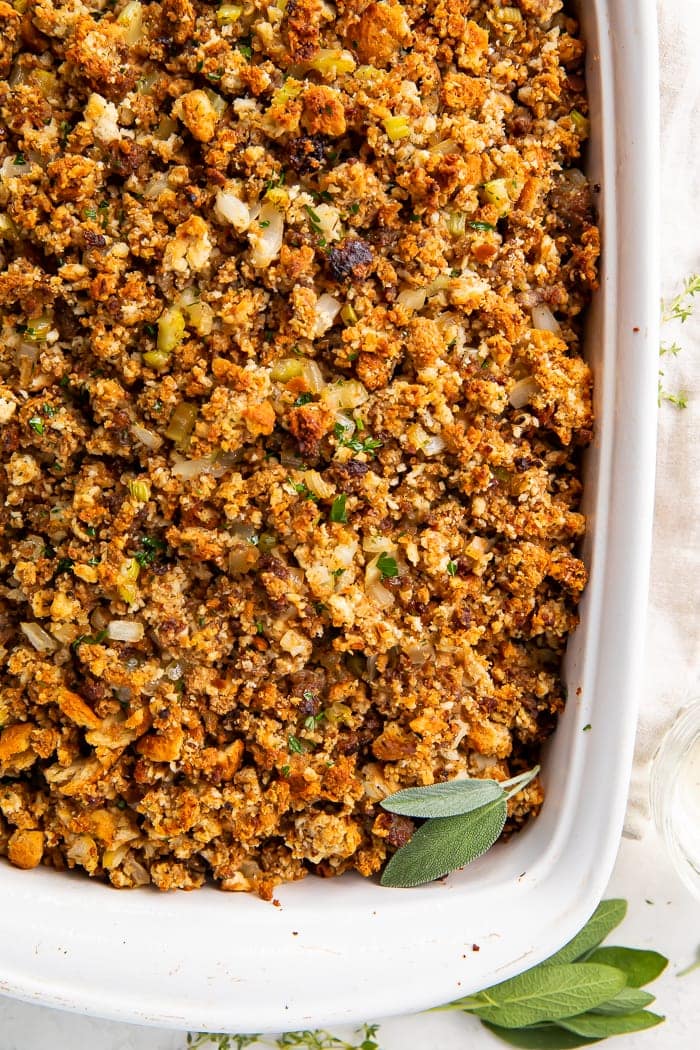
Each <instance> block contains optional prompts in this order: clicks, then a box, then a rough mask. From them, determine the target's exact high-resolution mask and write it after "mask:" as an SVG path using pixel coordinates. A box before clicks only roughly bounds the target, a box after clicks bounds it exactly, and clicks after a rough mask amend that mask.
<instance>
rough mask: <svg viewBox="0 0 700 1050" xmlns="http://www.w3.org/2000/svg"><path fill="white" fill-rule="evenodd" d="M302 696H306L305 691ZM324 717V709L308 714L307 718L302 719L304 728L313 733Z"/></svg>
mask: <svg viewBox="0 0 700 1050" xmlns="http://www.w3.org/2000/svg"><path fill="white" fill-rule="evenodd" d="M304 696H306V693H304ZM325 717H326V715H325V712H324V711H319V713H318V714H317V715H309V716H308V718H305V719H304V729H306V731H307V732H309V733H313V731H314V730H315V729H318V727H319V724H320V723H321V722H322V721H323V719H324V718H325Z"/></svg>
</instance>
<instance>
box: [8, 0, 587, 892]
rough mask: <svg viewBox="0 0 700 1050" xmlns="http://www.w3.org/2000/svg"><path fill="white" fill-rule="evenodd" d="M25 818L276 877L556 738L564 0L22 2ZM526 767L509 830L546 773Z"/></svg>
mask: <svg viewBox="0 0 700 1050" xmlns="http://www.w3.org/2000/svg"><path fill="white" fill-rule="evenodd" d="M0 21H1V22H2V36H1V40H0V76H2V77H3V78H4V79H3V80H2V81H1V82H0V120H1V127H0V158H1V164H0V237H1V238H2V241H1V250H2V259H3V263H2V267H1V272H0V305H1V307H2V350H1V359H0V361H1V363H0V442H1V444H2V470H1V472H0V473H1V477H2V485H3V494H2V502H1V506H0V515H1V516H2V540H1V547H0V550H1V555H2V562H1V566H0V572H1V576H0V579H1V586H0V624H1V631H2V635H1V637H0V645H1V646H2V648H0V653H1V654H2V662H3V670H2V683H3V687H2V693H1V694H0V727H1V731H0V814H1V815H0V853H2V854H5V855H7V857H8V858H9V860H10V861H11V862H12V863H13V864H15V865H17V866H18V867H21V868H33V867H35V866H36V865H38V864H45V865H49V866H52V867H54V868H58V869H63V868H66V867H67V868H80V869H82V870H83V871H85V872H87V873H88V874H89V875H91V876H96V877H102V878H105V879H109V881H110V882H111V883H112V885H114V886H117V887H132V886H141V885H145V884H148V883H152V884H153V885H155V886H157V887H158V888H159V889H162V890H167V889H174V888H182V889H190V888H194V887H197V886H200V885H202V883H204V882H205V881H206V880H213V881H214V882H215V883H217V884H218V885H219V886H220V887H221V888H222V889H225V890H252V891H254V892H257V893H258V894H260V895H261V896H263V897H270V896H271V895H272V892H273V889H274V887H275V885H276V884H278V883H279V882H280V881H284V880H290V879H298V878H301V877H302V876H304V875H305V874H307V873H308V872H315V873H317V874H320V875H323V876H330V875H337V874H340V873H341V872H344V871H346V870H347V869H351V868H352V869H356V870H357V871H359V872H360V873H361V874H363V875H367V876H369V875H373V874H374V873H376V872H377V871H378V870H379V869H380V868H381V866H382V865H383V863H384V861H385V860H386V858H387V856H388V855H389V854H390V853H391V852H393V851H394V850H395V849H396V848H398V847H399V846H401V845H402V844H403V843H404V842H406V841H407V839H408V838H409V837H410V834H411V832H412V829H413V825H412V823H411V821H410V820H408V819H407V818H404V817H398V816H395V815H392V814H389V813H386V812H384V811H382V810H381V809H379V807H378V803H379V801H380V800H381V799H382V798H384V797H385V796H386V795H387V794H389V793H390V792H393V791H395V790H397V789H399V788H403V787H408V786H412V785H416V784H431V783H433V782H436V781H441V780H445V779H450V778H455V777H464V776H490V777H494V778H496V779H498V780H503V779H506V778H507V777H509V776H511V775H513V774H515V773H517V772H519V771H521V770H523V769H524V768H528V767H529V766H530V765H532V764H533V763H534V762H535V761H536V759H537V756H538V754H539V749H540V746H541V743H542V741H543V740H544V739H545V738H546V737H547V736H548V735H549V734H550V733H551V732H552V730H553V728H554V726H555V723H556V718H557V714H558V713H559V712H560V711H561V709H562V707H563V704H564V690H563V686H562V683H561V679H560V660H561V656H562V651H563V648H564V645H565V641H566V637H567V635H568V634H569V632H570V631H571V630H572V629H573V627H574V626H575V624H576V620H577V617H576V605H577V601H578V598H579V596H580V594H581V591H582V589H583V587H584V584H585V581H586V571H585V568H584V566H583V564H582V563H581V561H580V560H579V558H578V557H577V556H576V554H575V553H574V551H575V548H576V545H577V543H578V541H579V540H580V538H581V536H582V534H583V531H584V518H583V516H582V514H581V513H580V510H579V501H580V495H581V482H580V471H579V454H580V449H581V448H582V446H585V444H586V443H587V442H588V441H589V439H590V435H591V425H592V415H591V377H590V372H589V369H588V367H587V365H586V364H585V362H584V361H583V359H582V357H581V353H580V349H581V348H580V340H581V312H582V309H583V308H584V306H585V304H586V302H587V300H588V298H589V295H590V292H591V289H592V288H594V287H595V282H596V260H597V256H598V232H597V229H596V227H595V225H594V218H593V211H592V207H591V198H590V193H589V187H588V184H587V183H586V180H585V178H584V177H583V175H582V174H581V172H580V170H579V168H578V164H579V157H580V153H581V147H582V142H583V140H584V139H585V138H586V135H587V131H588V120H587V117H586V113H587V103H586V97H585V85H584V80H583V75H582V66H583V58H584V45H583V43H582V41H581V39H580V37H579V33H578V25H577V23H576V21H575V20H574V19H573V18H572V17H570V16H569V15H568V14H567V13H566V12H565V11H563V10H562V2H561V0H517V2H513V3H511V4H504V3H501V2H500V0H488V2H487V0H429V2H427V3H410V2H409V3H399V2H398V0H379V2H374V0H372V2H369V3H368V2H367V0H338V2H337V3H335V4H331V3H330V2H326V0H276V2H269V0H243V2H241V3H240V4H229V3H224V4H222V5H221V6H219V5H217V4H213V3H207V2H203V0H162V2H160V3H147V2H144V3H139V2H135V0H129V2H127V3H124V2H122V0H117V2H116V3H111V2H107V3H104V2H102V0H87V2H86V0H56V2H51V0H15V2H14V4H10V3H8V2H5V0H0ZM542 797H543V795H542V788H541V785H540V783H539V781H534V782H533V783H532V784H531V785H530V786H529V787H528V788H527V789H526V790H525V791H524V792H523V793H522V794H521V795H520V796H518V798H517V799H515V800H513V801H512V802H511V803H510V811H509V824H508V827H509V828H510V829H511V830H512V829H514V828H516V827H517V826H519V825H520V824H522V823H523V822H524V821H525V820H526V819H527V818H528V816H529V815H531V814H533V813H536V812H537V810H538V808H539V806H540V804H541V802H542Z"/></svg>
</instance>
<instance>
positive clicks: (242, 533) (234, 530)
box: [230, 521, 256, 543]
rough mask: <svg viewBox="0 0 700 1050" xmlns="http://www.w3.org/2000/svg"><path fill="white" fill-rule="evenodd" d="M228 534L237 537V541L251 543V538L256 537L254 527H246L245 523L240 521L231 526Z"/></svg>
mask: <svg viewBox="0 0 700 1050" xmlns="http://www.w3.org/2000/svg"><path fill="white" fill-rule="evenodd" d="M230 532H231V535H232V536H238V538H239V539H241V540H245V541H246V542H247V543H252V540H253V537H254V536H255V535H256V528H255V526H254V525H248V523H247V522H243V521H241V522H237V523H236V524H235V525H232V526H231V528H230Z"/></svg>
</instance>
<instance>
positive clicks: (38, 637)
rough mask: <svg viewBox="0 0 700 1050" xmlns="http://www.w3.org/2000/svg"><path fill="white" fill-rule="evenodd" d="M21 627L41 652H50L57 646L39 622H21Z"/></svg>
mask: <svg viewBox="0 0 700 1050" xmlns="http://www.w3.org/2000/svg"><path fill="white" fill-rule="evenodd" d="M19 626H20V629H21V631H22V634H23V635H24V636H25V638H26V639H27V641H28V642H29V643H30V644H31V645H32V646H33V647H34V648H35V649H36V650H37V652H40V653H48V652H51V651H52V650H54V649H55V648H56V643H55V641H54V640H53V638H52V637H51V635H50V634H47V633H46V631H45V630H44V628H43V627H40V626H39V624H38V623H21V624H20V625H19Z"/></svg>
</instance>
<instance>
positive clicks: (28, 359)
mask: <svg viewBox="0 0 700 1050" xmlns="http://www.w3.org/2000/svg"><path fill="white" fill-rule="evenodd" d="M16 356H17V366H18V368H19V385H20V387H21V388H22V389H24V387H27V386H29V384H30V382H31V380H32V375H33V373H34V365H35V364H36V363H37V361H38V359H39V347H38V346H31V345H30V344H29V343H22V344H21V345H20V347H19V349H18V350H17V355H16Z"/></svg>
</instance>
